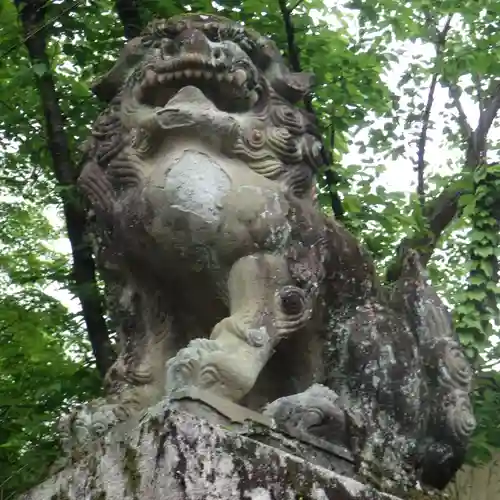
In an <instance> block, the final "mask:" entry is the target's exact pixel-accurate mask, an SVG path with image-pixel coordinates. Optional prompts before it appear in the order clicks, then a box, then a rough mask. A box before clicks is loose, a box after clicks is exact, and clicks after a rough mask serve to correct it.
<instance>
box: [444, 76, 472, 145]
mask: <svg viewBox="0 0 500 500" xmlns="http://www.w3.org/2000/svg"><path fill="white" fill-rule="evenodd" d="M443 83H444V84H445V85H446V86H447V87H448V93H449V94H450V97H451V100H452V101H453V104H454V106H455V109H456V110H457V113H458V125H459V127H460V132H461V133H462V138H463V139H464V140H465V141H470V140H471V139H472V135H473V131H472V127H471V126H470V125H469V121H468V120H467V115H466V114H465V111H464V108H463V106H462V103H461V102H460V88H459V87H458V85H456V84H454V83H450V82H446V81H443Z"/></svg>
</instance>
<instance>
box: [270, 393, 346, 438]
mask: <svg viewBox="0 0 500 500" xmlns="http://www.w3.org/2000/svg"><path fill="white" fill-rule="evenodd" d="M264 414H265V415H268V416H270V417H271V418H273V419H274V421H275V422H276V424H277V425H278V426H279V427H282V428H283V429H284V430H287V431H294V430H298V431H302V432H305V433H308V434H312V435H313V436H316V437H319V438H321V439H324V440H325V441H329V442H336V443H338V444H346V443H345V441H346V421H345V412H344V410H343V408H342V405H341V404H339V396H338V395H337V394H336V393H335V392H334V391H332V390H330V389H328V388H327V387H325V386H323V385H320V384H315V385H313V386H311V387H310V388H309V389H307V391H304V392H302V393H300V394H294V395H292V396H286V397H284V398H280V399H277V400H276V401H274V402H273V403H270V404H269V405H267V407H266V408H265V410H264Z"/></svg>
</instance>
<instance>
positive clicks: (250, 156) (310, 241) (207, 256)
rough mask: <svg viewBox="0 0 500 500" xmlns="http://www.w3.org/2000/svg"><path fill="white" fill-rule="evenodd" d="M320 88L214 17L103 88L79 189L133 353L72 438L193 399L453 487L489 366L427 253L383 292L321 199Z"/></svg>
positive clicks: (183, 25)
mask: <svg viewBox="0 0 500 500" xmlns="http://www.w3.org/2000/svg"><path fill="white" fill-rule="evenodd" d="M310 86H311V77H310V75H307V74H303V73H292V72H290V71H289V70H288V69H287V67H286V66H285V65H284V63H283V61H282V59H281V57H280V54H279V51H278V50H277V48H276V47H275V46H274V44H273V43H272V42H271V41H270V40H268V39H267V38H265V37H261V36H259V35H258V34H256V33H255V32H253V31H252V30H250V29H247V28H244V27H241V26H239V25H236V24H234V23H233V22H231V21H228V20H227V19H223V18H218V17H213V16H203V15H191V16H184V17H180V18H174V19H170V20H168V21H158V22H153V23H152V24H150V25H149V26H148V27H147V28H146V30H145V31H144V33H143V34H142V36H140V37H138V38H136V39H133V40H131V41H130V42H128V43H127V45H126V46H125V48H124V49H123V52H122V54H121V56H120V59H119V61H118V62H117V63H116V65H115V66H114V67H113V68H112V69H111V70H110V72H109V73H108V74H107V75H106V76H105V77H104V78H103V79H101V80H100V81H99V82H98V84H97V85H96V86H95V93H96V94H97V96H98V97H99V98H101V99H102V100H104V101H106V102H107V103H108V105H107V108H106V110H105V111H104V112H103V113H102V114H101V115H100V116H99V117H98V119H97V121H96V123H95V124H94V127H93V130H92V135H91V137H90V138H89V140H88V141H87V142H86V144H85V146H84V160H83V170H82V173H81V177H80V180H79V184H80V186H81V188H82V189H83V190H84V192H85V193H86V195H87V197H88V198H89V200H90V202H91V205H92V216H93V219H94V223H95V226H96V228H97V229H98V232H97V234H98V235H99V237H98V238H97V240H96V241H97V250H96V251H97V254H98V260H99V262H100V266H101V269H102V273H103V276H104V278H105V281H106V284H107V295H108V299H109V309H110V311H111V314H112V316H113V319H114V321H115V323H116V328H117V331H118V334H119V340H120V348H121V350H120V353H119V357H118V359H117V361H116V363H115V364H114V366H113V367H112V368H111V370H110V371H109V373H108V375H107V380H106V384H107V390H108V397H107V398H106V400H105V401H98V402H96V403H94V405H93V406H91V408H90V409H89V410H88V411H86V412H81V413H80V414H79V416H77V417H76V418H75V419H73V420H72V421H71V423H70V425H72V426H73V428H74V429H77V430H78V432H77V436H78V439H79V440H80V441H81V440H84V439H88V438H89V437H92V436H96V435H99V433H102V432H103V431H104V430H105V429H106V428H108V427H109V426H111V425H112V424H114V423H116V422H120V421H123V420H125V419H127V418H128V417H129V416H131V415H133V414H137V412H139V411H140V410H143V409H145V408H147V407H148V406H150V405H152V404H154V403H156V402H158V401H160V400H162V399H163V398H165V397H166V396H167V395H168V394H170V393H172V391H175V390H177V389H180V388H183V387H186V386H195V387H198V388H201V389H204V390H207V391H211V392H212V393H215V394H217V395H218V396H221V397H224V398H228V399H230V400H232V401H233V402H238V403H240V404H241V405H244V406H246V407H248V408H251V409H254V410H257V411H261V410H262V409H263V408H264V411H265V413H267V414H268V415H271V416H272V417H273V418H274V419H275V421H276V422H277V423H278V424H279V425H281V426H282V428H284V429H292V428H295V429H299V430H300V431H302V432H305V433H309V434H313V435H316V436H318V437H320V438H321V439H323V440H327V441H329V442H331V443H336V444H338V445H341V446H344V447H346V448H348V449H349V450H350V451H351V452H352V453H353V455H354V457H355V458H356V461H357V467H358V469H359V471H361V472H363V471H365V472H366V473H367V474H369V475H370V474H371V475H372V476H377V477H386V478H393V479H394V480H395V481H397V482H400V483H401V482H407V483H408V484H412V483H413V482H414V481H416V480H420V481H422V482H423V483H426V484H428V485H431V486H435V487H438V488H442V487H444V486H445V485H446V483H447V482H448V481H449V480H450V479H451V477H452V476H453V474H454V473H455V471H456V470H457V468H458V467H459V466H460V465H461V463H462V462H463V459H464V453H465V449H466V444H467V441H468V438H469V436H470V434H471V432H472V431H473V429H474V427H475V420H474V417H473V414H472V412H471V405H470V400H469V391H470V383H471V369H470V366H469V365H468V363H467V361H466V359H465V358H464V356H463V353H462V351H461V348H460V345H459V343H458V341H457V339H456V336H455V334H454V332H453V330H452V325H451V321H450V317H449V314H448V313H447V311H446V309H445V307H444V306H443V304H442V302H441V301H440V300H439V298H438V297H437V295H436V294H435V292H434V291H433V290H432V288H431V287H429V286H428V285H427V282H426V277H425V275H424V271H423V269H422V267H421V265H420V263H419V259H418V255H417V254H415V253H412V252H408V253H407V255H406V257H405V259H404V263H403V267H402V273H401V276H400V278H399V280H398V281H397V282H396V283H395V286H394V287H393V288H392V290H387V289H384V288H383V287H382V285H380V284H379V283H377V280H376V278H375V274H374V267H373V264H372V261H371V260H370V257H369V256H368V255H367V254H366V253H364V251H363V250H362V248H361V247H360V246H359V245H358V243H357V242H356V241H355V239H354V238H353V237H352V236H351V235H350V234H349V233H348V232H347V231H346V230H345V229H344V228H343V227H342V225H341V224H339V223H338V222H336V221H335V220H332V219H331V218H328V217H326V216H325V215H324V214H322V213H321V212H320V211H319V209H318V207H317V206H316V203H315V201H314V197H313V186H314V183H315V173H316V172H317V169H318V168H319V167H321V166H322V165H324V164H325V161H326V160H325V158H326V155H325V152H324V150H323V146H322V143H321V138H320V136H319V133H318V130H317V129H316V126H315V120H314V117H313V116H311V115H310V114H308V113H307V112H305V111H304V110H303V109H301V108H299V107H297V106H296V104H297V103H299V102H300V101H301V100H302V99H303V97H304V96H305V95H306V94H307V93H308V92H309V90H310ZM273 401H274V402H273Z"/></svg>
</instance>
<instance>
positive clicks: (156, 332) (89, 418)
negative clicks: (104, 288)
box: [61, 287, 180, 447]
mask: <svg viewBox="0 0 500 500" xmlns="http://www.w3.org/2000/svg"><path fill="white" fill-rule="evenodd" d="M167 299H168V298H166V297H158V296H155V295H154V294H153V295H148V294H146V293H143V292H140V291H137V290H136V288H135V287H128V288H127V287H123V289H122V290H121V297H120V309H119V310H117V311H116V314H117V315H119V317H120V324H119V327H118V332H119V337H120V343H121V348H120V354H119V356H118V358H117V360H116V361H115V363H114V364H113V365H112V367H111V368H110V370H109V371H108V373H107V374H106V378H105V387H106V396H105V397H103V398H99V399H97V400H94V401H92V402H91V403H89V404H87V405H84V406H83V407H81V408H79V409H77V410H76V411H74V412H73V413H72V414H71V415H69V416H68V417H66V418H64V419H63V421H62V422H61V430H62V433H63V441H66V442H67V443H68V445H69V446H68V447H75V446H76V447H81V446H82V445H84V444H86V443H88V442H89V441H91V440H93V439H95V438H96V437H98V436H100V435H102V434H103V433H105V432H106V431H107V430H108V429H109V428H110V427H112V426H113V425H116V424H119V423H121V422H123V421H125V420H127V419H129V418H130V417H132V416H133V415H139V414H140V412H141V411H142V410H144V409H146V408H148V407H149V406H151V405H152V404H155V403H157V402H158V401H160V400H161V399H162V398H163V396H164V394H165V385H164V384H165V380H164V378H165V377H164V373H165V362H166V360H167V359H168V358H169V357H171V356H173V355H174V354H175V353H176V352H177V351H178V350H179V347H180V346H179V342H178V340H179V339H178V337H177V336H176V335H175V332H174V330H173V328H172V324H171V321H170V319H171V318H170V315H169V314H168V309H167V304H166V301H167Z"/></svg>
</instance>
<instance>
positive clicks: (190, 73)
mask: <svg viewBox="0 0 500 500" xmlns="http://www.w3.org/2000/svg"><path fill="white" fill-rule="evenodd" d="M184 74H185V75H186V78H191V77H192V76H193V71H192V70H190V69H186V70H184Z"/></svg>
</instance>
